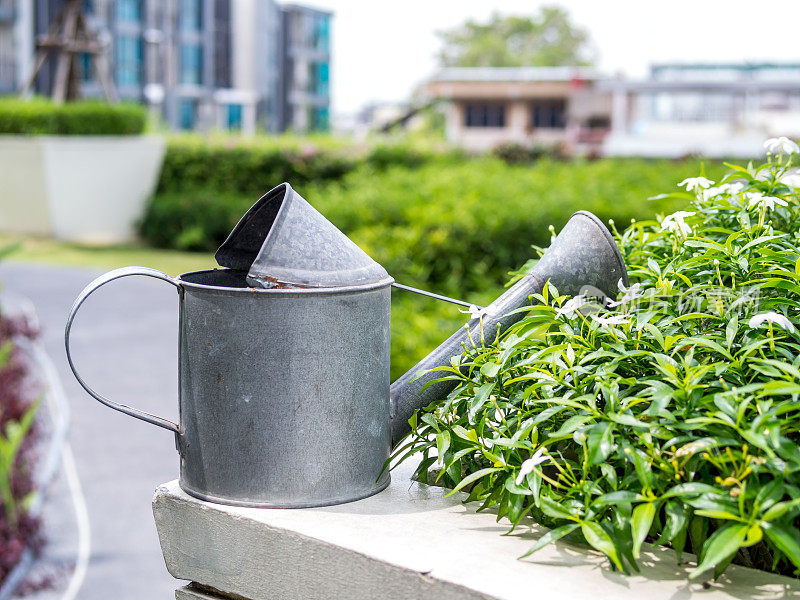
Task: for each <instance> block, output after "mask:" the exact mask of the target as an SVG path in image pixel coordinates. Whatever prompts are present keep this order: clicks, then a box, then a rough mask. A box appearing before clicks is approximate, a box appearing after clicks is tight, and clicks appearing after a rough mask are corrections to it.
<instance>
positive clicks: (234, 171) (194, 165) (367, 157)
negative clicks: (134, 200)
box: [158, 135, 460, 196]
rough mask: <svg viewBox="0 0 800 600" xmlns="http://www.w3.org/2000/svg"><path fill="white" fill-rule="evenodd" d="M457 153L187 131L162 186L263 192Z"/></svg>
mask: <svg viewBox="0 0 800 600" xmlns="http://www.w3.org/2000/svg"><path fill="white" fill-rule="evenodd" d="M454 156H460V154H458V153H456V152H454V151H451V152H444V153H442V152H437V151H434V150H433V149H432V148H430V147H428V146H426V145H423V144H419V143H416V144H415V143H408V142H399V143H398V142H382V143H378V144H375V145H371V146H366V145H361V146H360V145H352V144H348V143H346V142H343V141H337V140H336V139H334V138H330V137H318V138H313V137H312V138H297V137H293V136H291V135H284V136H278V137H260V138H253V139H246V138H245V139H238V140H237V139H232V138H230V137H211V138H207V137H201V136H197V135H185V136H177V137H173V138H171V139H170V141H169V143H168V146H167V153H166V156H165V159H164V165H163V168H162V171H161V178H160V180H159V184H158V190H159V192H183V193H185V192H187V191H192V190H195V189H202V190H206V191H208V190H215V191H218V192H223V193H235V194H247V195H252V196H258V195H260V194H262V193H264V192H265V191H266V190H268V189H270V188H271V187H273V184H274V183H275V182H278V183H280V182H282V181H290V182H292V184H293V185H295V186H297V185H300V184H303V183H308V182H312V181H316V182H319V181H332V180H337V179H341V178H342V177H344V176H345V175H346V174H347V173H350V172H351V171H353V170H355V169H356V168H357V167H358V166H359V165H361V164H366V165H370V166H372V167H374V168H376V169H378V170H384V169H387V168H389V167H390V166H398V165H402V166H405V167H409V168H414V167H420V166H422V165H424V164H427V163H430V162H432V161H435V160H447V159H452V158H453V157H454Z"/></svg>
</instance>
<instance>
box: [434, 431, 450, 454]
mask: <svg viewBox="0 0 800 600" xmlns="http://www.w3.org/2000/svg"><path fill="white" fill-rule="evenodd" d="M449 448H450V431H449V430H448V429H445V430H444V431H441V432H439V433H437V434H436V453H437V454H438V456H439V460H440V461H441V462H444V455H445V454H446V453H447V450H448V449H449Z"/></svg>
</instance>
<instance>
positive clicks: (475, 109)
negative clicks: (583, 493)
mask: <svg viewBox="0 0 800 600" xmlns="http://www.w3.org/2000/svg"><path fill="white" fill-rule="evenodd" d="M464 113H465V114H464V116H465V119H464V124H465V125H466V126H467V127H505V126H506V107H505V106H503V105H502V104H467V105H466V106H465V111H464Z"/></svg>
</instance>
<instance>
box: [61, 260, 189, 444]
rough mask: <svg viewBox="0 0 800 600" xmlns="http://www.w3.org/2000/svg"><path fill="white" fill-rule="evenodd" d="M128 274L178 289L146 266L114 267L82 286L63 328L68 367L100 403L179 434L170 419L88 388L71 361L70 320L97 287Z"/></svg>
mask: <svg viewBox="0 0 800 600" xmlns="http://www.w3.org/2000/svg"><path fill="white" fill-rule="evenodd" d="M129 275H144V276H146V277H155V278H156V279H163V280H164V281H167V282H169V283H171V284H172V285H174V286H175V287H176V288H178V289H179V290H180V287H181V286H180V283H178V281H177V280H176V279H174V278H172V277H170V276H169V275H167V274H166V273H162V272H161V271H157V270H155V269H148V268H147V267H123V268H121V269H114V270H113V271H109V272H108V273H106V274H105V275H101V276H100V277H98V278H97V279H95V280H94V281H92V282H91V283H90V284H89V285H87V286H86V287H85V288H83V291H82V292H81V293H80V295H79V296H78V297H77V298H76V299H75V303H74V304H73V305H72V309H71V310H70V311H69V317H68V318H67V325H66V327H65V328H64V345H65V346H66V349H67V361H68V362H69V368H70V369H72V374H73V375H75V379H77V380H78V383H80V384H81V386H82V387H83V389H85V390H86V391H87V392H89V395H90V396H92V397H93V398H94V399H95V400H98V401H99V402H101V403H102V404H105V405H106V406H108V407H109V408H113V409H114V410H118V411H120V412H122V413H125V414H126V415H130V416H131V417H136V418H137V419H141V420H142V421H146V422H147V423H152V424H153V425H158V426H159V427H163V428H164V429H169V430H170V431H173V432H175V433H176V434H178V435H180V427H178V425H176V424H175V423H173V422H172V421H168V420H167V419H162V418H161V417H158V416H156V415H151V414H150V413H146V412H144V411H141V410H138V409H136V408H133V407H130V406H126V405H125V404H118V403H117V402H112V401H111V400H109V399H108V398H105V397H104V396H101V395H100V394H98V393H97V392H95V391H94V390H93V389H92V388H90V387H89V386H88V385H87V383H86V382H85V381H84V380H83V378H82V377H81V376H80V375H78V370H77V369H76V368H75V363H74V362H73V361H72V353H71V352H70V347H69V335H70V330H71V329H72V321H73V320H74V319H75V315H76V314H77V313H78V309H79V308H80V307H81V304H83V302H84V301H85V300H86V298H88V297H89V296H90V295H91V294H92V292H95V291H96V290H97V289H98V288H100V287H102V286H104V285H105V284H107V283H109V282H111V281H114V280H115V279H119V278H120V277H128V276H129Z"/></svg>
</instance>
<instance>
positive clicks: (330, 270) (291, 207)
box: [215, 183, 391, 288]
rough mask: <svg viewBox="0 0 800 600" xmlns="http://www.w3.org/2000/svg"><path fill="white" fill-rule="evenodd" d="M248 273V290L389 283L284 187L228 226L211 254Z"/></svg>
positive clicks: (381, 270) (343, 237) (352, 244)
mask: <svg viewBox="0 0 800 600" xmlns="http://www.w3.org/2000/svg"><path fill="white" fill-rule="evenodd" d="M215 258H216V260H217V263H218V264H219V265H220V266H223V267H229V268H231V269H238V270H241V271H248V273H247V283H248V284H249V285H250V286H252V287H264V288H272V287H301V288H333V287H349V286H362V285H370V284H376V283H380V282H389V283H390V282H391V277H389V274H388V273H387V272H386V270H385V269H384V268H383V267H382V266H380V265H379V264H378V263H376V262H375V261H374V260H372V259H371V258H370V257H369V256H368V255H367V253H366V252H364V251H363V250H362V249H361V248H359V247H358V246H357V245H356V244H355V242H353V241H352V240H350V238H348V237H347V236H346V235H345V234H343V233H342V232H341V231H339V230H338V229H337V228H336V227H335V226H334V225H333V224H332V223H331V222H330V221H328V220H327V219H326V218H325V217H323V216H322V215H321V214H320V213H319V212H318V211H317V210H316V209H315V208H314V207H313V206H311V205H310V204H309V203H308V202H306V201H305V200H304V199H303V198H302V197H301V196H300V194H298V193H297V192H295V191H294V190H293V189H292V186H290V185H289V184H288V183H282V184H281V185H279V186H278V187H276V188H274V189H272V190H270V191H269V192H267V193H266V194H264V196H262V197H261V198H260V199H259V200H258V202H256V203H255V204H254V205H253V206H252V207H251V208H250V210H248V211H247V213H245V215H244V216H243V217H242V219H241V220H240V221H239V223H237V225H236V227H234V228H233V231H231V233H230V235H229V236H228V239H226V240H225V242H224V243H223V244H222V246H220V247H219V249H218V250H217V253H216V255H215Z"/></svg>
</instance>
